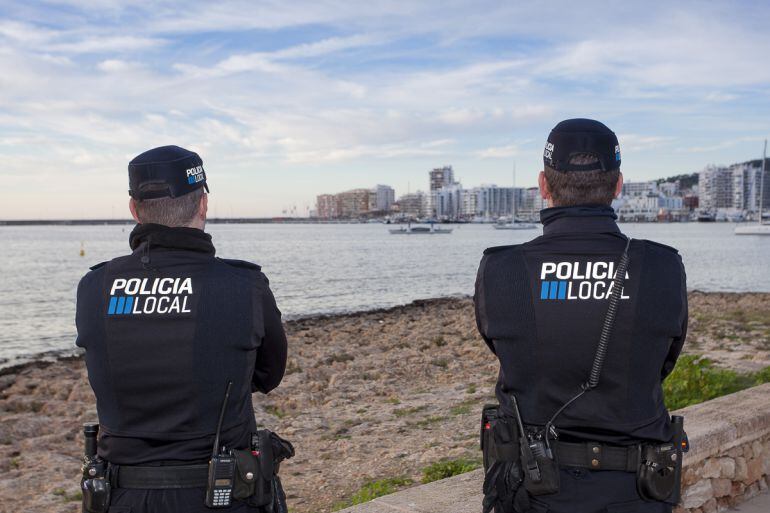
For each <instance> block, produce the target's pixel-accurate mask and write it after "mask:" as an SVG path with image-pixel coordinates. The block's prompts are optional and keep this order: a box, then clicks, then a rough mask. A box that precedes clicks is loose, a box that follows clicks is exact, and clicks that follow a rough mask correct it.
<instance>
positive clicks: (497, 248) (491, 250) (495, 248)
mask: <svg viewBox="0 0 770 513" xmlns="http://www.w3.org/2000/svg"><path fill="white" fill-rule="evenodd" d="M518 246H519V245H518V244H511V245H508V246H492V247H491V248H487V249H485V250H484V254H485V255H489V254H491V253H499V252H500V251H505V250H506V249H514V248H517V247H518Z"/></svg>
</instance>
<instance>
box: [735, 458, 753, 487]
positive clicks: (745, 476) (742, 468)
mask: <svg viewBox="0 0 770 513" xmlns="http://www.w3.org/2000/svg"><path fill="white" fill-rule="evenodd" d="M734 478H735V480H736V481H740V482H742V483H744V484H749V483H751V481H749V467H748V465H746V458H743V457H740V456H739V457H737V458H735V476H734Z"/></svg>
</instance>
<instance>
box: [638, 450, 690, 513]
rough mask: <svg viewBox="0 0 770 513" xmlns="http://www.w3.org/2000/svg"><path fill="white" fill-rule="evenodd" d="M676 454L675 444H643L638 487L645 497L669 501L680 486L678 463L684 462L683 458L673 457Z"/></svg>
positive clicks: (652, 499)
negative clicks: (678, 481)
mask: <svg viewBox="0 0 770 513" xmlns="http://www.w3.org/2000/svg"><path fill="white" fill-rule="evenodd" d="M676 454H677V453H676V448H675V447H674V446H673V444H664V445H643V446H642V457H641V458H640V459H641V462H640V465H639V471H638V472H637V474H636V488H637V491H638V492H639V495H640V496H641V497H642V498H643V499H645V500H648V501H665V502H669V500H670V498H671V497H672V496H673V495H674V492H675V489H676V488H677V486H678V483H677V474H679V473H678V472H677V471H676V470H677V465H681V464H682V463H681V458H680V459H678V461H677V459H672V457H671V456H672V455H676ZM676 500H678V497H677V499H676ZM675 503H676V502H674V504H675Z"/></svg>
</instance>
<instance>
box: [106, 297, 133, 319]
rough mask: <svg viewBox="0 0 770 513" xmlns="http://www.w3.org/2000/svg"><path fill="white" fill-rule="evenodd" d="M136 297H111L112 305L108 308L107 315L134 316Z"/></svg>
mask: <svg viewBox="0 0 770 513" xmlns="http://www.w3.org/2000/svg"><path fill="white" fill-rule="evenodd" d="M133 307H134V296H110V304H109V306H108V307H107V315H124V314H132V313H133V312H132V311H131V309H132V308H133Z"/></svg>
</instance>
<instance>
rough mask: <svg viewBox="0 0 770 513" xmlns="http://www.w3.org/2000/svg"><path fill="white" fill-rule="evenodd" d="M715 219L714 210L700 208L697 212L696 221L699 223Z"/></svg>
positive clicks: (710, 221) (711, 221)
mask: <svg viewBox="0 0 770 513" xmlns="http://www.w3.org/2000/svg"><path fill="white" fill-rule="evenodd" d="M716 220H717V215H716V214H715V213H714V212H709V211H707V210H701V211H700V212H698V222H699V223H713V222H715V221H716Z"/></svg>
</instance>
